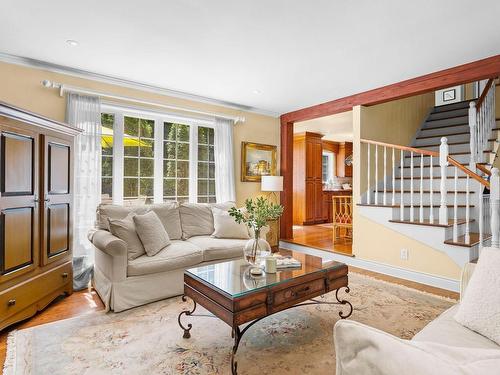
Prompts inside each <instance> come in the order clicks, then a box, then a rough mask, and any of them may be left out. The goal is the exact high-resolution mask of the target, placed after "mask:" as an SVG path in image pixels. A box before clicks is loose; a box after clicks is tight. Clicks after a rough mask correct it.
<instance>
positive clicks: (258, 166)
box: [241, 142, 277, 182]
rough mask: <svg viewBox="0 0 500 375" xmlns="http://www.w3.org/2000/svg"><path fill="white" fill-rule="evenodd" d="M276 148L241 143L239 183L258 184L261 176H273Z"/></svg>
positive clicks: (275, 167) (275, 165)
mask: <svg viewBox="0 0 500 375" xmlns="http://www.w3.org/2000/svg"><path fill="white" fill-rule="evenodd" d="M276 152H277V147H276V146H273V145H263V144H260V143H251V142H241V181H243V182H260V180H261V177H262V176H275V175H276V169H277V164H276V163H277V162H276Z"/></svg>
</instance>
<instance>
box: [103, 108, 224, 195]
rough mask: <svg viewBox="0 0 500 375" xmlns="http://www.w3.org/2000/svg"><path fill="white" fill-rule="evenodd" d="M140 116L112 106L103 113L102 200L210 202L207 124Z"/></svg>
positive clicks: (212, 165)
mask: <svg viewBox="0 0 500 375" xmlns="http://www.w3.org/2000/svg"><path fill="white" fill-rule="evenodd" d="M108 109H109V111H108ZM140 113H141V114H140V115H139V114H137V112H132V111H129V110H122V109H120V108H116V107H112V106H106V107H105V113H102V116H101V123H102V138H101V146H102V176H101V181H102V200H103V201H104V202H107V201H113V202H115V203H122V202H123V201H124V200H125V201H126V200H133V199H137V198H140V199H146V202H153V201H154V202H157V203H158V202H161V201H169V200H176V201H179V202H187V201H189V202H215V151H214V129H213V128H212V127H210V126H207V125H210V122H208V121H204V122H200V121H199V120H193V121H187V123H182V122H178V120H177V119H175V120H173V121H172V118H169V116H167V115H164V116H163V115H159V114H158V113H149V112H146V111H142V112H140ZM162 170H163V173H162V172H161V171H162ZM155 172H156V173H155ZM113 192H114V196H113Z"/></svg>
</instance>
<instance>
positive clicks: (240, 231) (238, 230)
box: [212, 207, 250, 240]
mask: <svg viewBox="0 0 500 375" xmlns="http://www.w3.org/2000/svg"><path fill="white" fill-rule="evenodd" d="M212 214H213V217H214V232H213V233H212V237H215V238H237V239H247V240H248V239H249V238H250V236H249V235H248V228H247V226H246V225H245V224H243V223H240V224H238V223H237V222H236V220H235V219H234V217H232V216H231V215H229V212H228V211H226V210H221V209H220V208H217V207H212Z"/></svg>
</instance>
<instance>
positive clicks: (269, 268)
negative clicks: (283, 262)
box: [266, 256, 276, 273]
mask: <svg viewBox="0 0 500 375" xmlns="http://www.w3.org/2000/svg"><path fill="white" fill-rule="evenodd" d="M266 273H276V258H275V257H273V256H270V257H267V258H266Z"/></svg>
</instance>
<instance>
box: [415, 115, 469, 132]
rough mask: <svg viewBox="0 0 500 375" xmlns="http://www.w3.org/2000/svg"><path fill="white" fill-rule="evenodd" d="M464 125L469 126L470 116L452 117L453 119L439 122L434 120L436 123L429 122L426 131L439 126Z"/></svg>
mask: <svg viewBox="0 0 500 375" xmlns="http://www.w3.org/2000/svg"><path fill="white" fill-rule="evenodd" d="M457 124H459V125H463V124H467V125H468V124H469V116H462V117H451V118H443V119H439V120H434V121H427V122H426V123H425V124H424V128H425V129H432V128H434V127H437V126H448V125H457Z"/></svg>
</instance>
